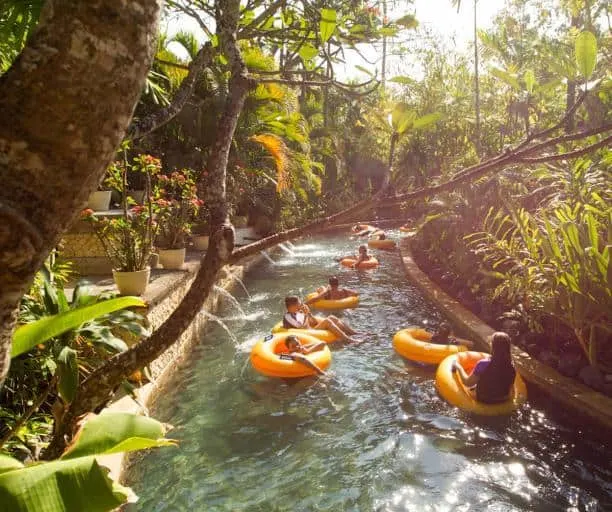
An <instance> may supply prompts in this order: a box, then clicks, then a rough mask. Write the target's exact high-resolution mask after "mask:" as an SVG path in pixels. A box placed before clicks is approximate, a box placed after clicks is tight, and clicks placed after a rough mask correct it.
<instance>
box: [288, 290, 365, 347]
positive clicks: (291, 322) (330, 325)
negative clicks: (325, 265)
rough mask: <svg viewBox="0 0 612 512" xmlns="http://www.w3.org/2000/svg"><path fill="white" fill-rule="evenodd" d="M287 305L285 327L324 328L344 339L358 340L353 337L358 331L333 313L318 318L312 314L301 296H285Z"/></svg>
mask: <svg viewBox="0 0 612 512" xmlns="http://www.w3.org/2000/svg"><path fill="white" fill-rule="evenodd" d="M285 307H286V308H287V312H286V313H285V315H284V316H283V327H284V328H285V329H323V330H328V331H331V332H333V333H334V334H335V335H336V336H338V337H339V338H340V339H341V340H342V341H348V342H356V341H357V340H356V339H354V338H352V337H351V336H352V335H354V334H357V331H354V330H353V329H351V328H350V327H349V326H348V325H347V324H345V323H344V322H343V321H342V320H340V319H339V318H337V317H335V316H333V315H329V316H328V317H327V318H323V319H322V320H317V319H316V318H315V317H314V316H312V313H311V312H310V308H309V307H308V306H307V305H306V304H302V302H301V301H300V298H299V297H296V296H295V295H290V296H289V297H285Z"/></svg>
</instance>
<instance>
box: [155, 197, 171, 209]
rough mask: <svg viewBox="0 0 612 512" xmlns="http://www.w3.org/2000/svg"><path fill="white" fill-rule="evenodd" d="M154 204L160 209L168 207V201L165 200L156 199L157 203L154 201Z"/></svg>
mask: <svg viewBox="0 0 612 512" xmlns="http://www.w3.org/2000/svg"><path fill="white" fill-rule="evenodd" d="M155 203H156V204H157V206H160V207H161V208H167V207H168V206H170V201H166V200H165V199H158V200H157V201H155Z"/></svg>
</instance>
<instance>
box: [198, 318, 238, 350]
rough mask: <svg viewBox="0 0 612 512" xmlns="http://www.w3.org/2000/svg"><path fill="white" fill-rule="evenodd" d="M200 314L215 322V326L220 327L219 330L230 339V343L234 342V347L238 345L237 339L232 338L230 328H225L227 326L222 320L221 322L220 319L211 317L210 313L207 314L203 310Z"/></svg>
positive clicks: (232, 334)
mask: <svg viewBox="0 0 612 512" xmlns="http://www.w3.org/2000/svg"><path fill="white" fill-rule="evenodd" d="M200 314H201V315H203V316H205V317H206V318H208V319H209V320H212V321H213V322H217V324H219V325H220V326H221V328H222V329H223V330H224V331H225V332H226V333H227V334H228V336H229V337H230V338H231V339H232V341H233V342H234V345H238V338H236V336H234V333H233V332H232V331H230V328H229V327H228V326H227V324H226V323H225V322H224V321H223V320H221V318H219V317H218V316H217V315H213V314H212V313H209V312H208V311H206V310H205V309H203V310H201V311H200Z"/></svg>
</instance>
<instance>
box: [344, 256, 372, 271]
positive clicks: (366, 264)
mask: <svg viewBox="0 0 612 512" xmlns="http://www.w3.org/2000/svg"><path fill="white" fill-rule="evenodd" d="M355 263H357V258H344V259H343V260H340V264H341V265H343V266H345V267H350V268H354V267H355ZM376 267H378V260H377V259H376V258H375V257H374V256H370V259H369V260H368V261H362V262H361V263H360V264H359V266H358V267H357V269H365V268H376Z"/></svg>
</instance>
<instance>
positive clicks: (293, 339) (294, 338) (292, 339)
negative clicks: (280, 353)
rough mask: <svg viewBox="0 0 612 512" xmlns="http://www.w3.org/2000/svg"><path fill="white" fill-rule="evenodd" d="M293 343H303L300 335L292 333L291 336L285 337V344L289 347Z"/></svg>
mask: <svg viewBox="0 0 612 512" xmlns="http://www.w3.org/2000/svg"><path fill="white" fill-rule="evenodd" d="M293 343H297V344H298V345H301V343H300V340H299V339H298V337H297V336H296V335H295V334H290V335H289V336H287V337H286V338H285V346H286V347H287V348H289V345H292V344H293Z"/></svg>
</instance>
